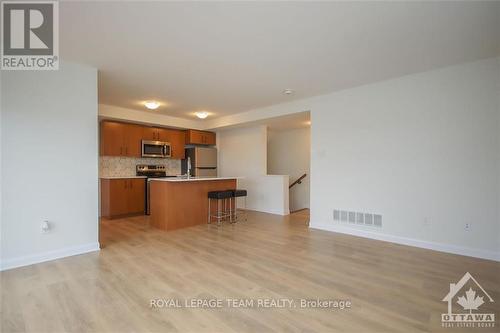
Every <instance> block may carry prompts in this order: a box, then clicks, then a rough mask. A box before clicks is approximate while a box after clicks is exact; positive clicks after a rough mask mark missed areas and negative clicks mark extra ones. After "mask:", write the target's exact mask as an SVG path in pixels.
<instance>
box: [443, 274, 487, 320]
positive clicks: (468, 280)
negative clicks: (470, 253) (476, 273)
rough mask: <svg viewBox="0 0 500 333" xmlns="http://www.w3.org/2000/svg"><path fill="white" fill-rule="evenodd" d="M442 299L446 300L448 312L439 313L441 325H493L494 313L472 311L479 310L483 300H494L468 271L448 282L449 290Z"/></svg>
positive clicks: (483, 302)
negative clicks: (456, 280) (454, 281)
mask: <svg viewBox="0 0 500 333" xmlns="http://www.w3.org/2000/svg"><path fill="white" fill-rule="evenodd" d="M473 288H474V289H473ZM442 301H443V302H448V313H443V314H441V325H442V326H443V327H468V328H471V327H488V328H491V327H495V314H494V313H481V312H473V310H474V311H479V307H480V306H481V305H483V304H485V301H486V302H489V303H493V302H494V301H493V298H491V296H490V295H489V294H488V293H487V292H486V291H485V290H484V289H483V287H481V285H480V284H479V283H478V282H477V280H476V279H475V278H474V277H473V276H472V275H471V274H470V273H469V272H467V273H465V275H464V276H463V277H462V278H461V279H460V281H458V282H457V283H450V291H449V292H448V294H447V295H446V296H445V297H444V298H443V300H442ZM455 304H458V305H460V307H461V308H462V309H460V308H459V307H458V306H456V305H455ZM454 307H455V311H453V309H454Z"/></svg>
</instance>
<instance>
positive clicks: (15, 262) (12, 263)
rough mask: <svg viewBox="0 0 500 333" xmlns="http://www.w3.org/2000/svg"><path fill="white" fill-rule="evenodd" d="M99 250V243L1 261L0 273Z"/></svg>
mask: <svg viewBox="0 0 500 333" xmlns="http://www.w3.org/2000/svg"><path fill="white" fill-rule="evenodd" d="M99 250H100V246H99V243H89V244H83V245H78V246H70V247H65V248H62V249H58V250H53V251H47V252H43V253H39V254H33V255H28V256H22V257H17V258H12V259H7V260H1V261H0V271H5V270H8V269H13V268H17V267H22V266H28V265H33V264H38V263H41V262H45V261H50V260H56V259H61V258H65V257H70V256H75V255H78V254H84V253H88V252H94V251H99Z"/></svg>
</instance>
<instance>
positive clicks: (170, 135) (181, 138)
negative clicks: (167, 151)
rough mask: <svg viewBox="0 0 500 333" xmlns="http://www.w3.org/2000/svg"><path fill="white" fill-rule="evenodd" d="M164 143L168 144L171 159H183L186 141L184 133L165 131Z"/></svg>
mask: <svg viewBox="0 0 500 333" xmlns="http://www.w3.org/2000/svg"><path fill="white" fill-rule="evenodd" d="M166 135H167V138H166V141H168V142H170V148H171V158H173V159H179V160H181V159H184V158H185V152H184V145H185V141H186V136H185V134H184V131H180V130H167V131H166Z"/></svg>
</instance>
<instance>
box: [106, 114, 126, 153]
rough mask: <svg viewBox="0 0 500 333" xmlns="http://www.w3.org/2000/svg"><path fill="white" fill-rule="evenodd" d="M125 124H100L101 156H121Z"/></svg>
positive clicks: (108, 122) (109, 122)
mask: <svg viewBox="0 0 500 333" xmlns="http://www.w3.org/2000/svg"><path fill="white" fill-rule="evenodd" d="M124 133H125V124H122V123H115V122H111V121H103V122H101V155H102V156H122V155H123V154H124V147H123V140H124Z"/></svg>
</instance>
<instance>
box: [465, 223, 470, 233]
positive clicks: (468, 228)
mask: <svg viewBox="0 0 500 333" xmlns="http://www.w3.org/2000/svg"><path fill="white" fill-rule="evenodd" d="M470 228H471V225H470V223H465V231H470Z"/></svg>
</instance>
